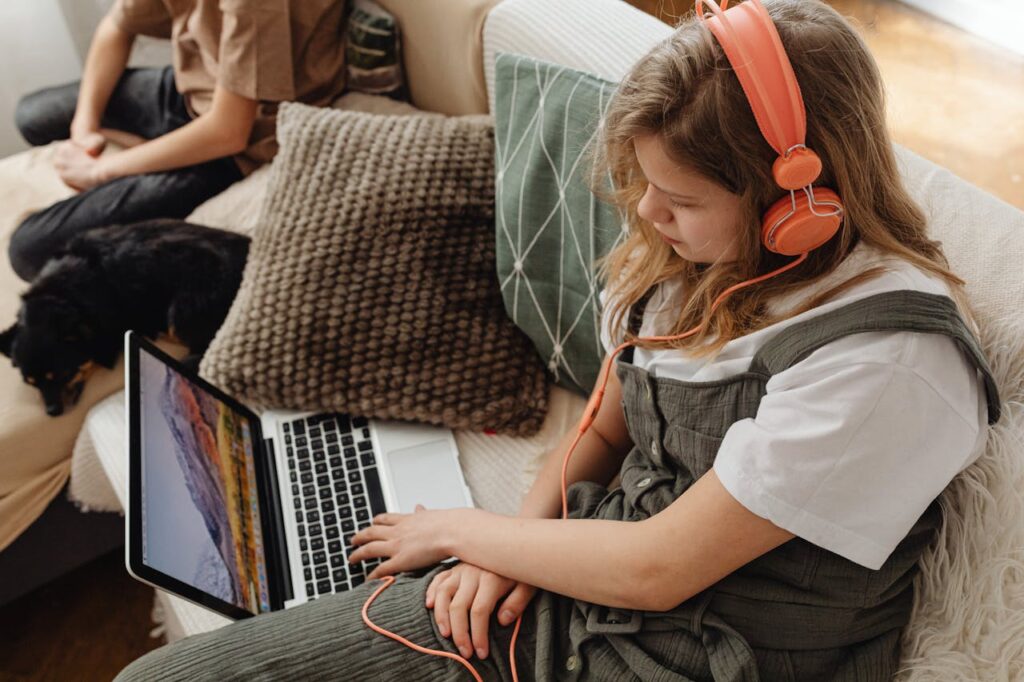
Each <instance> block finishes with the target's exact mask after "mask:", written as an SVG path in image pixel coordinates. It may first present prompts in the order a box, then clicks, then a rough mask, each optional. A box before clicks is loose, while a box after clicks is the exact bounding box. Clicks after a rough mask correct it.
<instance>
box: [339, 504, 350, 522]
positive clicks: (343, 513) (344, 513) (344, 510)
mask: <svg viewBox="0 0 1024 682" xmlns="http://www.w3.org/2000/svg"><path fill="white" fill-rule="evenodd" d="M338 516H340V517H342V518H343V519H347V518H349V517H350V516H352V507H348V506H345V507H338Z"/></svg>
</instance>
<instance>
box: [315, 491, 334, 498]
mask: <svg viewBox="0 0 1024 682" xmlns="http://www.w3.org/2000/svg"><path fill="white" fill-rule="evenodd" d="M333 494H334V493H332V492H331V489H330V488H320V491H319V492H318V493H317V495H318V496H319V497H320V499H321V500H326V499H327V498H329V497H330V496H331V495H333Z"/></svg>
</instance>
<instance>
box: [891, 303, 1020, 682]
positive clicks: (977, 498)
mask: <svg viewBox="0 0 1024 682" xmlns="http://www.w3.org/2000/svg"><path fill="white" fill-rule="evenodd" d="M980 340H981V344H982V347H983V349H984V351H985V354H986V356H987V357H988V360H989V364H990V367H991V369H992V374H993V376H994V378H995V380H996V384H997V385H998V387H999V393H1000V397H1001V398H1002V403H1003V413H1002V417H1001V418H1000V420H999V422H998V423H997V424H995V425H994V426H993V427H992V428H991V430H990V432H989V439H988V443H987V445H986V447H985V451H984V453H983V454H982V455H981V457H979V458H978V460H977V461H976V462H975V463H974V464H973V465H972V466H970V467H969V468H968V469H967V470H966V471H964V472H963V473H962V474H960V475H959V476H958V477H957V478H956V479H954V480H953V482H952V483H951V484H950V485H949V487H948V488H946V490H945V491H944V492H943V494H942V497H941V504H942V507H943V512H944V514H945V520H944V523H943V526H942V528H941V529H940V531H939V535H938V539H937V541H936V543H935V544H934V545H933V546H932V547H930V548H929V549H928V550H927V551H926V552H925V554H924V555H923V556H922V559H921V573H920V574H919V575H918V577H917V582H916V584H915V587H916V594H915V603H914V612H913V616H912V618H911V622H910V625H909V626H908V627H907V628H906V630H905V632H904V643H903V652H902V653H903V656H902V666H901V669H902V671H903V672H902V673H901V674H900V675H898V676H897V678H896V679H898V680H901V681H904V682H909V681H911V680H914V681H917V680H1020V679H1024V495H1022V492H1021V491H1024V455H1022V453H1024V402H1022V401H1024V321H1022V320H1021V319H1020V318H1019V317H1018V316H1015V317H1013V318H1011V319H999V320H990V321H989V322H988V324H987V325H983V327H982V333H981V339H980Z"/></svg>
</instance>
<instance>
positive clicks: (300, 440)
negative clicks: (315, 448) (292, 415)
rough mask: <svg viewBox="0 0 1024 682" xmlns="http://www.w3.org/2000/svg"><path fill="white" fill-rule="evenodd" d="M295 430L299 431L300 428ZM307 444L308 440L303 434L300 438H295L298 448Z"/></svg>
mask: <svg viewBox="0 0 1024 682" xmlns="http://www.w3.org/2000/svg"><path fill="white" fill-rule="evenodd" d="M295 432H296V433H298V432H299V430H298V429H295ZM307 444H308V441H307V440H306V439H305V438H304V437H302V436H299V437H298V438H296V439H295V447H297V448H304V447H306V445H307ZM299 452H302V450H301V449H300V450H299Z"/></svg>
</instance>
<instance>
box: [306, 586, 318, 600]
mask: <svg viewBox="0 0 1024 682" xmlns="http://www.w3.org/2000/svg"><path fill="white" fill-rule="evenodd" d="M314 594H316V592H315V591H314V590H313V583H306V596H307V597H312V596H313V595H314Z"/></svg>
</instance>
